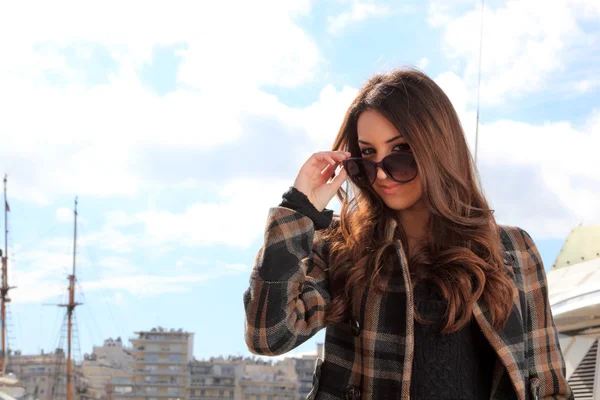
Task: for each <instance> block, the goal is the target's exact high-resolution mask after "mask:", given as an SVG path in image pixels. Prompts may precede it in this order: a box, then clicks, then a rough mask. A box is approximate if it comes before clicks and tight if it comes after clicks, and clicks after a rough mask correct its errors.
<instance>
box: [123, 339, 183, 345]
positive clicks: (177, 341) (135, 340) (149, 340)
mask: <svg viewBox="0 0 600 400" xmlns="http://www.w3.org/2000/svg"><path fill="white" fill-rule="evenodd" d="M129 341H130V342H131V343H132V344H133V345H134V347H138V345H137V344H138V343H140V344H141V343H178V344H183V345H187V343H188V339H187V338H182V339H140V338H137V337H134V338H129Z"/></svg>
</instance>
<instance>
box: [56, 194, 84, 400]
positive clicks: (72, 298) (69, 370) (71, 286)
mask: <svg viewBox="0 0 600 400" xmlns="http://www.w3.org/2000/svg"><path fill="white" fill-rule="evenodd" d="M73 215H74V221H75V222H74V228H73V273H72V274H71V275H69V303H68V304H61V305H60V306H61V307H66V308H67V318H68V325H67V327H68V337H67V342H68V350H67V400H73V393H74V390H73V367H72V360H71V358H72V355H71V345H72V339H71V336H72V332H73V313H74V311H75V307H77V306H78V305H80V304H81V303H76V302H75V266H76V259H77V197H75V208H74V209H73Z"/></svg>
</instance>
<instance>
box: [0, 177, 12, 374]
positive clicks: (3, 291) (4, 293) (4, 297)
mask: <svg viewBox="0 0 600 400" xmlns="http://www.w3.org/2000/svg"><path fill="white" fill-rule="evenodd" d="M6 181H7V176H6V175H4V254H2V250H0V256H2V287H0V298H1V305H0V317H1V318H2V321H1V323H2V353H1V354H0V356H1V358H0V374H2V375H4V373H5V371H6V358H7V352H8V351H7V346H6V345H7V343H6V341H7V340H6V339H7V338H6V333H7V332H6V304H7V303H10V298H9V297H8V291H9V290H10V289H12V288H13V287H10V286H8V211H9V210H10V209H9V207H8V200H7V198H6Z"/></svg>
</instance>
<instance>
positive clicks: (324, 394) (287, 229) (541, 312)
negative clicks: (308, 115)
mask: <svg viewBox="0 0 600 400" xmlns="http://www.w3.org/2000/svg"><path fill="white" fill-rule="evenodd" d="M390 225H391V226H390V229H388V232H389V235H390V236H391V235H393V232H394V230H395V222H393V221H390ZM500 233H501V242H502V243H501V245H502V248H503V251H504V252H505V255H506V257H505V267H506V269H507V271H508V272H509V274H510V275H511V276H512V278H513V282H514V284H515V286H516V288H517V292H516V293H517V294H516V296H515V298H514V302H513V304H512V305H511V309H512V311H511V314H510V317H509V320H508V322H507V324H506V325H505V327H504V328H503V329H502V330H500V331H495V330H494V329H493V327H492V326H491V324H490V320H489V313H488V310H487V307H486V305H485V304H484V303H483V302H481V301H480V302H478V303H477V304H476V305H475V307H474V309H473V317H474V318H475V320H476V322H477V324H478V325H479V327H480V328H481V330H482V331H483V334H484V336H485V337H486V338H487V340H488V341H489V343H490V344H491V346H492V347H493V348H494V350H495V352H496V354H497V356H498V357H497V362H496V366H495V369H494V373H493V380H492V389H491V398H492V399H499V400H500V399H502V400H506V399H519V400H524V399H573V394H572V392H571V389H570V387H569V385H568V383H567V381H566V379H565V364H564V360H563V356H562V352H561V349H560V345H559V342H558V334H557V331H556V328H555V326H554V321H553V318H552V314H551V310H550V305H549V303H548V286H547V283H546V274H545V272H544V267H543V265H542V259H541V257H540V255H539V253H538V251H537V248H536V246H535V244H534V242H533V240H532V239H531V237H530V236H529V235H528V234H527V233H526V232H525V231H523V230H521V229H519V228H515V227H508V226H501V227H500ZM396 249H397V255H398V263H399V265H400V266H401V268H399V271H400V272H399V273H398V274H397V276H396V277H393V278H392V279H391V280H390V281H389V283H388V286H387V290H386V291H385V292H384V293H382V294H378V293H374V292H372V293H368V294H365V295H364V296H363V298H362V299H360V301H353V302H352V303H353V306H352V315H353V317H351V318H350V319H349V320H348V322H344V323H338V324H334V325H329V326H325V309H326V307H327V304H328V302H329V301H330V299H331V295H330V293H329V291H328V278H327V277H328V272H327V269H328V267H327V246H326V243H323V241H322V240H319V235H318V232H315V228H314V224H313V221H312V220H311V219H310V218H308V217H306V216H304V215H302V214H300V213H298V212H296V211H293V210H291V209H288V208H284V207H275V208H272V209H271V210H270V211H269V216H268V221H267V225H266V230H265V237H264V244H263V246H262V247H261V249H260V251H259V253H258V255H257V257H256V263H255V266H254V268H253V270H252V273H251V278H250V286H249V288H248V290H247V291H246V292H245V294H244V306H245V310H246V324H245V339H246V344H247V345H248V348H249V349H250V351H252V352H253V353H255V354H262V355H279V354H283V353H286V352H288V351H290V350H292V349H294V348H296V347H297V346H299V345H300V344H302V343H303V342H305V341H306V340H307V339H309V338H310V337H312V336H313V335H314V334H315V333H316V332H317V331H319V330H320V329H322V328H326V338H325V352H324V359H323V360H321V359H319V360H317V363H316V366H315V372H314V376H313V389H312V391H311V392H310V394H309V396H308V399H317V400H332V399H360V398H362V399H377V400H378V399H403V400H404V399H409V398H410V393H409V389H410V379H411V372H412V371H411V369H412V359H413V353H412V350H413V345H414V336H413V327H414V318H413V307H412V290H410V281H409V276H408V268H407V263H406V259H405V255H404V252H403V251H402V248H401V245H400V243H397V245H396ZM390 310H392V311H393V312H390Z"/></svg>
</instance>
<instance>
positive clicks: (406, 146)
mask: <svg viewBox="0 0 600 400" xmlns="http://www.w3.org/2000/svg"><path fill="white" fill-rule="evenodd" d="M393 150H394V151H410V145H409V144H408V143H400V144H397V145H395V146H394V149H393Z"/></svg>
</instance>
